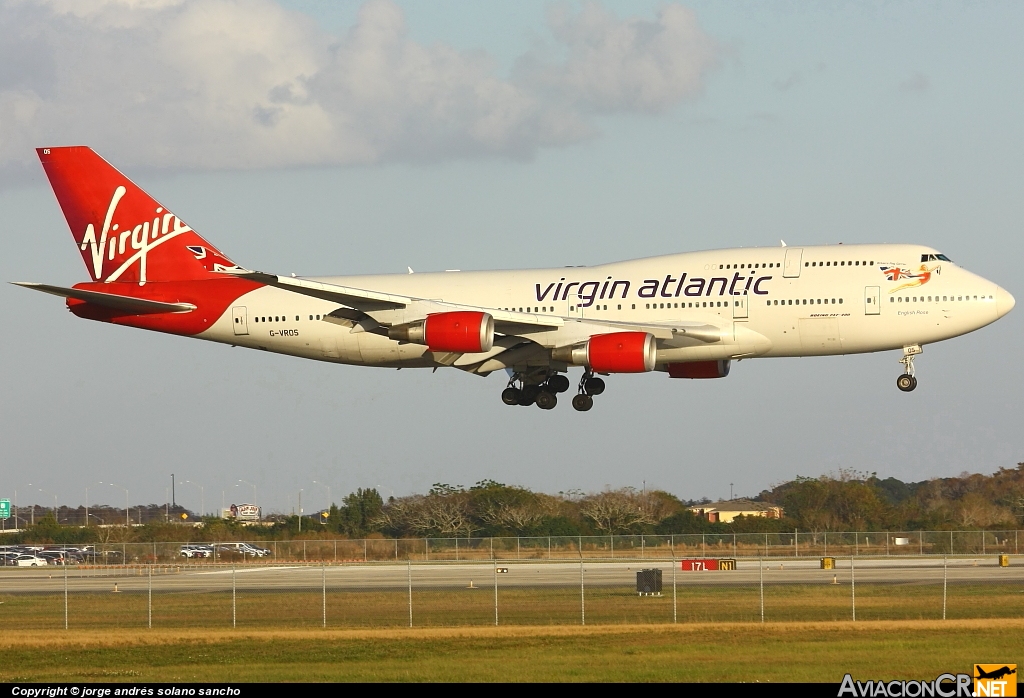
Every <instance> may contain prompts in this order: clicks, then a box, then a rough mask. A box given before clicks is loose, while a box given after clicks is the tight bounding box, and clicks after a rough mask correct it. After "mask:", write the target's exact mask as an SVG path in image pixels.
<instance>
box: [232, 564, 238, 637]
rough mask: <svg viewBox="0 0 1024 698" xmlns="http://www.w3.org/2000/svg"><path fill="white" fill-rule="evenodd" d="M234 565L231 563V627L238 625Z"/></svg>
mask: <svg viewBox="0 0 1024 698" xmlns="http://www.w3.org/2000/svg"><path fill="white" fill-rule="evenodd" d="M235 595H236V588H235V566H234V564H232V565H231V627H232V628H234V627H237V625H238V613H237V610H236V606H235Z"/></svg>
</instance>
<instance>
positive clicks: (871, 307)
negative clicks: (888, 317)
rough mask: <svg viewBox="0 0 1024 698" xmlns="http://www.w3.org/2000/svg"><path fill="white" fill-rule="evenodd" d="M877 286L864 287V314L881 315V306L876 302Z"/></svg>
mask: <svg viewBox="0 0 1024 698" xmlns="http://www.w3.org/2000/svg"><path fill="white" fill-rule="evenodd" d="M878 290H879V289H878V286H865V287H864V314H865V315H881V313H882V306H881V305H880V304H879V301H878Z"/></svg>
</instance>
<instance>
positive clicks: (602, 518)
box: [580, 487, 657, 534]
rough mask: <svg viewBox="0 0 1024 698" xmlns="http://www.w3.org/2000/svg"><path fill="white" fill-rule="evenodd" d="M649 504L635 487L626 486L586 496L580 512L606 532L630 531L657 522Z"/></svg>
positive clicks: (596, 526)
mask: <svg viewBox="0 0 1024 698" xmlns="http://www.w3.org/2000/svg"><path fill="white" fill-rule="evenodd" d="M647 504H649V503H648V502H647V501H646V498H644V497H643V496H642V495H639V494H637V491H636V490H635V489H633V488H632V487H626V488H623V489H620V490H609V491H605V492H602V493H600V494H595V495H591V496H589V497H585V498H584V499H583V501H582V502H580V514H582V515H583V516H584V517H586V518H588V519H590V520H591V521H592V522H593V523H594V527H595V528H597V529H598V530H599V531H602V532H604V533H609V534H615V533H628V532H630V531H631V530H632V529H634V528H636V527H637V526H641V525H644V524H647V525H653V524H655V523H657V519H656V518H655V517H654V516H653V514H652V512H651V510H650V507H649V506H645V505H647Z"/></svg>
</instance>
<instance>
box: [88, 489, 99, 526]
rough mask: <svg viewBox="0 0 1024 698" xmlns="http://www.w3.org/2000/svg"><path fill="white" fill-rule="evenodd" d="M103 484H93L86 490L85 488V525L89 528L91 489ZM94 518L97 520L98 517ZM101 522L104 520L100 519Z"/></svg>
mask: <svg viewBox="0 0 1024 698" xmlns="http://www.w3.org/2000/svg"><path fill="white" fill-rule="evenodd" d="M102 484H103V483H102V482H93V483H91V484H89V485H88V486H86V488H85V525H86V526H87V527H88V526H89V488H90V487H92V486H93V485H102ZM93 518H94V519H95V518H96V517H95V516H93ZM100 520H101V521H102V519H100Z"/></svg>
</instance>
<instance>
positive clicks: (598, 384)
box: [572, 370, 604, 412]
mask: <svg viewBox="0 0 1024 698" xmlns="http://www.w3.org/2000/svg"><path fill="white" fill-rule="evenodd" d="M603 392H604V381H603V380H602V379H600V378H598V377H597V376H595V375H594V374H593V373H591V372H590V371H589V370H587V371H584V372H583V377H582V378H580V385H579V394H578V395H576V397H574V398H573V399H572V406H573V409H575V410H576V411H577V412H586V411H588V410H589V409H590V408H591V407H593V406H594V396H595V395H600V394H601V393H603Z"/></svg>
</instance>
